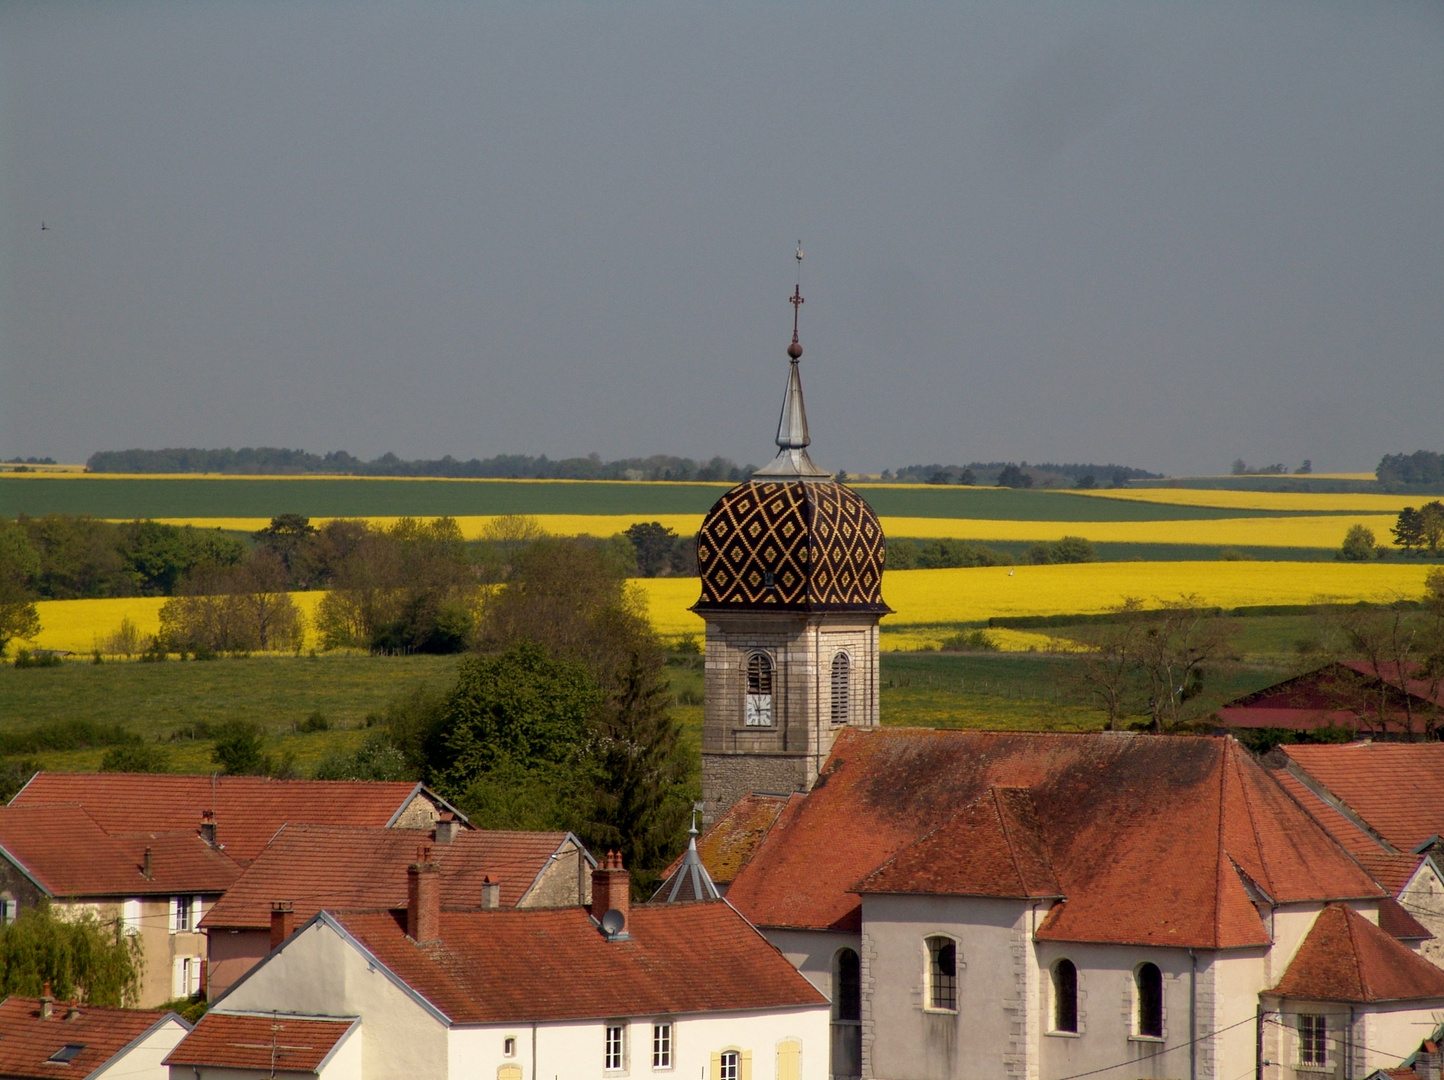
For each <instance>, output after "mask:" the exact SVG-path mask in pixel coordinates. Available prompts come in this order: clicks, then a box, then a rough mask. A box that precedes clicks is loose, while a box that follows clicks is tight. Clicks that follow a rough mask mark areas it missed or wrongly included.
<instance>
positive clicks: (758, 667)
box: [747, 653, 772, 727]
mask: <svg viewBox="0 0 1444 1080" xmlns="http://www.w3.org/2000/svg"><path fill="white" fill-rule="evenodd" d="M771 725H772V658H771V657H770V656H768V655H767V654H766V653H753V654H752V655H751V656H749V657H748V658H747V726H748V727H770V726H771Z"/></svg>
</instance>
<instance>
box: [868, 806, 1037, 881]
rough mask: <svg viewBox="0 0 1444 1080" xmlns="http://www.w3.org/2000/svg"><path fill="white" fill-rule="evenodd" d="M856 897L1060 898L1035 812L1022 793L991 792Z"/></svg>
mask: <svg viewBox="0 0 1444 1080" xmlns="http://www.w3.org/2000/svg"><path fill="white" fill-rule="evenodd" d="M856 891H857V892H859V893H936V894H940V895H948V896H1017V897H1058V896H1061V895H1062V891H1061V890H1060V889H1059V887H1058V879H1057V877H1056V876H1054V874H1053V867H1052V864H1051V863H1050V862H1049V861H1048V849H1047V844H1046V843H1045V842H1044V840H1043V833H1042V829H1041V827H1040V826H1039V824H1038V814H1037V810H1036V809H1035V808H1034V806H1033V800H1032V799H1031V798H1030V797H1029V795H1028V792H1027V790H1026V789H1025V788H989V789H988V790H987V792H985V793H984V795H983V797H982V798H980V799H978V800H977V801H976V802H972V803H969V804H968V805H967V806H965V807H963V808H962V809H961V810H959V811H958V812H957V813H956V814H954V815H953V817H952V818H951V819H950V820H949V821H948V822H946V823H945V824H943V825H941V826H939V827H938V828H937V829H934V830H933V831H932V832H930V833H928V834H927V835H926V836H924V837H923V838H922V839H921V840H919V841H918V842H917V843H915V844H913V845H912V846H910V847H906V848H904V849H903V850H902V851H900V852H898V853H897V854H896V855H894V856H893V857H892V858H891V859H889V860H888V861H887V862H885V863H883V864H882V866H880V867H879V868H878V869H876V870H874V871H873V872H872V873H871V874H869V875H868V876H867V877H865V878H863V880H862V881H861V882H860V883H859V884H858V885H857V888H856Z"/></svg>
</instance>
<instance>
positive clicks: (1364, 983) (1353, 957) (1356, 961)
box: [1339, 904, 1373, 1001]
mask: <svg viewBox="0 0 1444 1080" xmlns="http://www.w3.org/2000/svg"><path fill="white" fill-rule="evenodd" d="M1339 908H1340V909H1341V910H1342V911H1343V913H1344V933H1346V934H1348V936H1349V962H1350V963H1351V964H1352V965H1353V967H1354V972H1355V974H1356V975H1357V976H1358V979H1359V996H1360V997H1362V998H1363V999H1364V1000H1365V1001H1370V1000H1372V998H1373V988H1372V987H1370V986H1369V982H1368V979H1367V978H1366V977H1365V975H1364V959H1363V957H1362V956H1360V955H1359V941H1358V938H1356V937H1355V936H1354V920H1353V919H1352V918H1351V916H1352V915H1353V914H1354V910H1353V909H1352V908H1351V907H1349V906H1348V905H1347V904H1340V905H1339ZM1359 917H1360V918H1363V916H1359Z"/></svg>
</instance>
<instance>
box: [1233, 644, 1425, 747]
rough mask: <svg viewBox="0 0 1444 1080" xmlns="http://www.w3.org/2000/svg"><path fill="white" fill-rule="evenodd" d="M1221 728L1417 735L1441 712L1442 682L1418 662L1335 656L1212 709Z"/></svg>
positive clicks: (1399, 736)
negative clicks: (1405, 664)
mask: <svg viewBox="0 0 1444 1080" xmlns="http://www.w3.org/2000/svg"><path fill="white" fill-rule="evenodd" d="M1216 715H1217V717H1218V719H1219V720H1220V721H1221V723H1222V724H1223V726H1224V728H1225V729H1230V730H1232V729H1248V728H1263V729H1274V730H1284V731H1313V730H1315V729H1317V728H1342V729H1344V730H1346V731H1349V732H1353V733H1357V734H1367V735H1375V736H1382V737H1391V738H1401V737H1402V738H1417V737H1419V736H1422V735H1424V734H1425V733H1426V731H1427V730H1428V729H1429V728H1430V727H1431V726H1437V725H1438V724H1439V721H1440V718H1441V717H1444V682H1441V681H1440V680H1439V679H1438V678H1436V677H1432V676H1430V675H1428V673H1427V672H1425V671H1424V669H1423V668H1422V667H1418V666H1415V667H1413V668H1410V667H1406V668H1405V669H1404V677H1403V678H1401V677H1400V669H1399V665H1398V664H1397V663H1394V662H1392V661H1390V662H1380V663H1379V664H1373V663H1370V662H1368V661H1364V660H1335V661H1331V662H1330V663H1327V664H1322V665H1320V666H1319V667H1317V668H1315V669H1314V670H1312V671H1306V672H1304V673H1303V674H1302V675H1295V676H1294V677H1292V678H1289V679H1285V680H1284V681H1283V682H1279V683H1275V684H1274V685H1273V686H1266V687H1264V688H1263V689H1262V690H1255V691H1254V692H1253V693H1251V694H1245V695H1244V696H1243V697H1240V698H1237V699H1235V700H1233V701H1230V702H1229V703H1228V704H1226V705H1223V706H1220V707H1219V709H1218V710H1217V711H1216Z"/></svg>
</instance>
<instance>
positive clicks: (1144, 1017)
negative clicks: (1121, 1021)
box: [1134, 964, 1163, 1039]
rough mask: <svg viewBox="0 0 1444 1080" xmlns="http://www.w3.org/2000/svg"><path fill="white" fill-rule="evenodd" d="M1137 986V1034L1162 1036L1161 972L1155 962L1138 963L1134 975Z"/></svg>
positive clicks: (1157, 1037)
mask: <svg viewBox="0 0 1444 1080" xmlns="http://www.w3.org/2000/svg"><path fill="white" fill-rule="evenodd" d="M1134 980H1135V982H1136V983H1137V986H1138V1034H1140V1035H1144V1036H1147V1037H1148V1038H1152V1039H1161V1038H1163V972H1161V971H1159V970H1158V966H1157V965H1156V964H1140V965H1139V967H1138V973H1137V974H1136V975H1135V976H1134Z"/></svg>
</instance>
